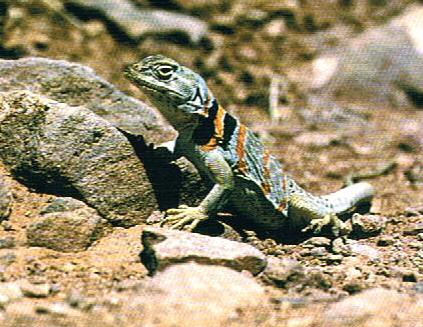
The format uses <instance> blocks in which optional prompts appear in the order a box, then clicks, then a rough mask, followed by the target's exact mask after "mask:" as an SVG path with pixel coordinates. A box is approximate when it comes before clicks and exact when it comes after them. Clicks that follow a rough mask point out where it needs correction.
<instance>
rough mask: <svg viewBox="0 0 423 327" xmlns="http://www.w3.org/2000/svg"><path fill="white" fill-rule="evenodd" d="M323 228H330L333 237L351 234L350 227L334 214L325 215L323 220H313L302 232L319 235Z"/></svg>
mask: <svg viewBox="0 0 423 327" xmlns="http://www.w3.org/2000/svg"><path fill="white" fill-rule="evenodd" d="M325 226H331V231H332V234H333V235H334V236H335V237H338V236H340V235H347V234H349V233H350V232H351V225H350V224H348V223H345V222H343V221H342V220H341V219H339V218H338V216H337V215H336V214H334V213H330V214H327V215H326V216H324V217H323V218H315V219H313V220H312V221H310V223H309V225H308V226H307V227H305V228H303V229H302V231H303V232H308V231H312V232H313V234H320V232H321V231H322V229H323V228H324V227H325Z"/></svg>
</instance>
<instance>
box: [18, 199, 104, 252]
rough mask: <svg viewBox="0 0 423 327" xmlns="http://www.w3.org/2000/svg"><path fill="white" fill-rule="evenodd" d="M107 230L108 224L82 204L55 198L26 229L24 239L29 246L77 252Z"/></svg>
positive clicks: (73, 200) (85, 247) (76, 201)
mask: <svg viewBox="0 0 423 327" xmlns="http://www.w3.org/2000/svg"><path fill="white" fill-rule="evenodd" d="M111 229H112V228H111V225H110V224H109V223H107V221H106V220H105V219H103V218H101V217H100V216H99V215H98V213H97V212H96V211H95V210H94V209H92V208H90V207H88V206H87V205H86V204H85V203H83V202H81V201H78V200H75V199H72V198H56V199H54V200H53V201H52V202H51V203H50V204H48V205H47V206H46V207H45V208H43V209H42V211H41V215H40V217H39V218H38V219H37V221H35V222H33V223H32V224H30V225H29V226H28V227H27V228H26V237H27V240H28V245H30V246H42V247H46V248H49V249H53V250H56V251H60V252H77V251H83V250H85V249H87V248H88V247H89V246H90V245H91V244H92V243H93V242H94V241H96V240H97V239H99V238H101V237H102V236H103V235H105V234H106V233H108V232H109V231H111Z"/></svg>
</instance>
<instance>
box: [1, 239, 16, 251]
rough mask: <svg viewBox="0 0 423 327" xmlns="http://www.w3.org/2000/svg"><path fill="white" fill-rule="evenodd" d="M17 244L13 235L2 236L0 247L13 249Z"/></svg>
mask: <svg viewBox="0 0 423 327" xmlns="http://www.w3.org/2000/svg"><path fill="white" fill-rule="evenodd" d="M15 245H16V244H15V238H14V237H13V236H6V237H2V238H0V249H12V248H14V247H15Z"/></svg>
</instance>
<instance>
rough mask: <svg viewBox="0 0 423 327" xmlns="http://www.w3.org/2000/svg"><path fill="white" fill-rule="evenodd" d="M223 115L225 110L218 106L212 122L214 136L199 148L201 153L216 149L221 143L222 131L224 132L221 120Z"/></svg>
mask: <svg viewBox="0 0 423 327" xmlns="http://www.w3.org/2000/svg"><path fill="white" fill-rule="evenodd" d="M225 114H226V111H225V109H223V107H221V106H219V107H218V108H217V113H216V117H215V118H214V120H213V125H214V134H213V136H212V137H211V138H210V140H209V141H208V142H207V143H206V144H204V145H202V146H200V149H201V150H203V151H211V150H214V149H216V147H217V146H218V144H219V143H220V142H221V141H222V139H223V131H224V126H223V119H224V118H225Z"/></svg>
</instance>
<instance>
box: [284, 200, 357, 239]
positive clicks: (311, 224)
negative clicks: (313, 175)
mask: <svg viewBox="0 0 423 327" xmlns="http://www.w3.org/2000/svg"><path fill="white" fill-rule="evenodd" d="M288 208H289V217H290V220H291V221H292V222H293V223H294V224H298V223H301V224H303V226H304V223H306V224H307V226H306V227H304V228H303V229H302V231H303V232H307V231H312V232H313V233H314V234H320V233H321V231H322V229H323V228H324V227H326V226H328V227H331V232H332V234H333V235H334V236H335V237H338V236H340V235H345V234H348V233H349V232H351V226H350V224H348V223H345V222H343V221H342V220H341V219H340V218H339V217H338V216H337V215H336V213H335V212H334V211H333V210H331V208H330V207H329V206H328V205H327V204H326V203H325V201H324V200H321V199H319V198H315V197H312V196H310V195H308V194H306V193H305V194H291V195H290V196H289V197H288Z"/></svg>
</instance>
